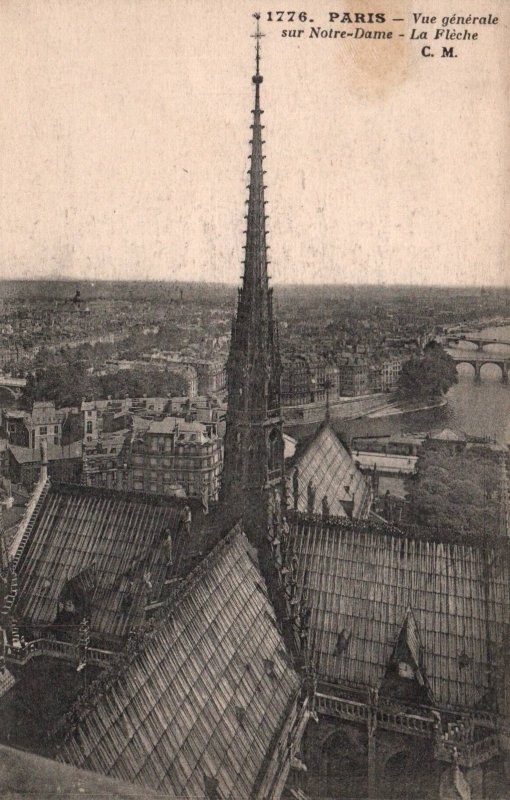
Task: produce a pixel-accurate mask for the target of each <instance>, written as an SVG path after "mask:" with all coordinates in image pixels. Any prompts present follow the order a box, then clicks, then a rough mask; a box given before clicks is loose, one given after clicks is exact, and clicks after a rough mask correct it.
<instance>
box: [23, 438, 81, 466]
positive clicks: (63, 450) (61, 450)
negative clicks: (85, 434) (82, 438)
mask: <svg viewBox="0 0 510 800" xmlns="http://www.w3.org/2000/svg"><path fill="white" fill-rule="evenodd" d="M9 450H10V451H11V453H12V455H13V456H14V458H15V459H16V461H17V462H18V464H39V463H40V462H41V449H40V447H36V448H34V449H32V448H31V447H20V446H19V445H14V444H10V445H9ZM82 454H83V445H82V443H81V442H71V444H65V445H58V444H53V443H52V442H48V445H47V456H48V461H61V460H66V459H72V458H74V459H77V458H81V457H82Z"/></svg>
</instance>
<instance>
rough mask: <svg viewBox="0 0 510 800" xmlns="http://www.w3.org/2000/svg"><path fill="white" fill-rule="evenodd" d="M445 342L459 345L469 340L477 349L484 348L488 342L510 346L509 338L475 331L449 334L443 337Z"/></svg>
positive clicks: (448, 344)
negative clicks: (489, 335) (483, 334)
mask: <svg viewBox="0 0 510 800" xmlns="http://www.w3.org/2000/svg"><path fill="white" fill-rule="evenodd" d="M443 342H444V344H445V345H446V346H451V345H459V344H463V343H464V342H468V344H475V345H476V349H477V350H483V348H484V347H485V346H486V345H488V344H502V345H507V346H508V347H510V341H508V340H507V339H491V338H489V337H487V336H477V335H476V334H473V333H469V334H467V333H466V334H464V333H461V334H457V335H452V334H449V335H447V336H444V337H443Z"/></svg>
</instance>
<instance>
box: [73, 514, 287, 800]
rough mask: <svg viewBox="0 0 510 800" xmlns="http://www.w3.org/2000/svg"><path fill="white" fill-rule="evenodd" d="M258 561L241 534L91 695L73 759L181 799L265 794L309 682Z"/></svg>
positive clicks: (210, 560) (202, 568) (215, 554)
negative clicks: (293, 662) (288, 647)
mask: <svg viewBox="0 0 510 800" xmlns="http://www.w3.org/2000/svg"><path fill="white" fill-rule="evenodd" d="M256 563H257V561H256V554H254V552H253V551H252V550H251V547H250V545H249V543H248V540H247V538H246V537H245V536H244V534H242V533H240V532H239V531H238V530H237V529H234V530H233V531H232V532H231V533H230V534H228V535H227V537H226V538H225V539H223V540H222V541H221V542H220V543H219V544H218V545H217V547H216V548H215V549H214V550H213V551H212V552H211V553H210V554H209V556H207V557H206V559H205V560H204V561H203V562H202V563H201V564H200V565H199V566H198V567H197V568H196V570H194V572H193V573H192V574H191V575H190V576H189V578H188V579H187V581H186V583H185V585H184V587H183V589H182V591H181V592H180V594H179V596H178V597H177V598H176V599H174V601H173V603H172V605H171V606H170V607H168V608H167V609H165V611H164V612H162V613H161V616H160V618H159V620H158V622H157V623H156V627H155V629H154V631H152V632H151V633H150V634H148V635H147V637H146V639H145V641H144V643H143V645H142V647H141V649H140V651H139V652H138V653H137V654H136V655H135V656H134V657H133V658H132V659H131V660H130V661H128V662H127V663H126V664H125V665H124V667H121V668H120V670H119V672H118V673H117V674H116V675H115V676H114V677H112V678H110V679H108V678H105V679H104V683H103V685H102V686H101V684H100V685H99V687H98V688H97V690H96V689H94V687H91V695H90V696H91V697H92V700H91V707H90V708H89V710H88V711H87V710H85V711H84V712H83V711H82V713H81V721H80V722H79V723H78V726H77V728H76V729H74V731H73V732H70V734H69V736H68V738H67V740H66V741H65V743H64V745H63V747H62V750H61V758H62V760H64V761H68V762H71V763H73V764H75V765H76V766H79V767H82V768H86V769H92V770H97V771H99V772H103V773H107V774H108V775H110V776H112V777H115V778H118V779H121V780H126V781H132V782H135V783H139V784H142V785H145V786H148V787H150V788H151V789H154V790H158V791H162V792H169V793H170V794H172V793H175V794H176V795H178V796H186V797H203V796H205V795H208V796H217V797H222V798H223V800H226V798H235V800H239V798H252V797H256V796H257V788H258V787H259V786H260V782H261V781H262V779H263V776H264V774H265V772H266V769H267V766H268V764H269V763H270V761H271V754H272V753H273V751H274V750H275V749H277V744H278V739H279V736H280V735H281V734H282V733H283V738H284V742H286V734H285V730H284V729H283V726H284V725H285V722H286V721H287V720H288V719H289V715H290V714H291V713H292V709H293V707H294V704H295V702H296V701H297V696H298V693H299V687H300V680H299V678H298V676H297V674H296V673H295V672H294V671H293V669H292V668H291V667H290V666H289V663H288V658H287V657H286V654H285V647H284V643H283V640H282V637H281V635H280V633H279V631H278V628H277V626H276V622H275V618H274V612H273V608H272V606H271V603H270V602H269V599H268V597H267V594H266V588H265V584H264V583H263V580H262V578H261V575H260V572H259V569H258V567H257V566H256Z"/></svg>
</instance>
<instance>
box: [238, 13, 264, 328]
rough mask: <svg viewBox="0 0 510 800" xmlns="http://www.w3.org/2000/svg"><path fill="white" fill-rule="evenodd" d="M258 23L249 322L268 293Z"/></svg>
mask: <svg viewBox="0 0 510 800" xmlns="http://www.w3.org/2000/svg"><path fill="white" fill-rule="evenodd" d="M254 17H255V19H256V20H257V28H256V31H255V33H254V34H252V35H253V37H254V38H255V40H256V45H255V75H254V76H253V78H252V82H253V84H254V85H255V104H254V108H253V110H252V114H253V122H252V125H251V130H252V138H251V140H250V144H251V153H250V156H249V158H250V169H249V170H248V174H249V176H250V183H249V185H248V188H249V195H248V213H247V215H246V220H247V225H246V246H245V251H246V252H245V261H244V266H245V269H244V276H243V292H242V294H243V300H244V302H245V304H249V305H250V306H251V309H252V319H253V320H255V319H256V315H257V312H260V311H261V310H262V309H261V305H260V304H261V302H262V301H263V296H264V294H266V293H267V291H268V281H267V249H268V247H267V244H266V215H265V200H264V189H265V186H264V174H265V172H264V168H263V163H264V156H263V154H262V145H263V143H264V142H263V139H262V131H263V129H264V126H263V125H262V122H261V117H262V114H263V113H264V112H263V111H262V110H261V108H260V86H261V84H262V81H263V80H264V79H263V77H262V75H261V74H260V39H261V37H262V36H263V35H264V34H262V33H261V32H260V25H259V19H260V14H254Z"/></svg>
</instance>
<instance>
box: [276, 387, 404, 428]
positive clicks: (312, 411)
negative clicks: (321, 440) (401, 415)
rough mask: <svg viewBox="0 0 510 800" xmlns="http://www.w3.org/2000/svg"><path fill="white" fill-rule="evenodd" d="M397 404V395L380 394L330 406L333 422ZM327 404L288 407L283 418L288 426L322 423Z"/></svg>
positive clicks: (340, 401) (343, 400)
mask: <svg viewBox="0 0 510 800" xmlns="http://www.w3.org/2000/svg"><path fill="white" fill-rule="evenodd" d="M394 402H395V394H388V393H382V392H380V393H378V394H370V395H363V396H361V397H343V398H341V399H338V400H334V401H332V402H331V403H330V405H329V416H330V419H331V420H339V421H341V420H349V419H359V418H360V417H366V416H367V414H369V413H370V412H371V411H376V410H378V409H382V408H386V407H387V406H388V405H389V404H393V403H394ZM326 412H327V406H326V403H320V404H317V403H307V404H306V405H301V406H286V407H284V408H283V416H284V420H285V424H286V425H311V424H314V423H315V424H317V423H320V422H322V421H323V420H324V419H325V417H326Z"/></svg>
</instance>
